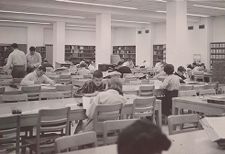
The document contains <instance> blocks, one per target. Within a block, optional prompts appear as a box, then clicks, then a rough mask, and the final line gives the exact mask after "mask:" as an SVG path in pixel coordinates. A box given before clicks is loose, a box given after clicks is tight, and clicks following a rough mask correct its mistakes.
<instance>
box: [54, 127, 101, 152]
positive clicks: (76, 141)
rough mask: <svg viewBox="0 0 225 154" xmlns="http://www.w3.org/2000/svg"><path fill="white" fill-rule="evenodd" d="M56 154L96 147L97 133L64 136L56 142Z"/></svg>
mask: <svg viewBox="0 0 225 154" xmlns="http://www.w3.org/2000/svg"><path fill="white" fill-rule="evenodd" d="M55 146H56V152H57V153H60V152H67V151H73V150H80V149H84V148H85V147H88V148H89V147H96V146H97V137H96V132H94V131H89V132H84V133H79V134H75V135H72V136H62V137H59V138H57V139H56V140H55Z"/></svg>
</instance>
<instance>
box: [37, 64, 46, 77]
mask: <svg viewBox="0 0 225 154" xmlns="http://www.w3.org/2000/svg"><path fill="white" fill-rule="evenodd" d="M36 73H37V76H38V77H41V76H42V75H43V74H45V73H46V67H44V66H42V65H40V66H39V67H38V68H37V69H36Z"/></svg>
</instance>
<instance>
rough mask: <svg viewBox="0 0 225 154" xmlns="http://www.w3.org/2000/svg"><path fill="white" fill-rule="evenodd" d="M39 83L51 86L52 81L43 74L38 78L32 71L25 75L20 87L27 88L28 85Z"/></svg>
mask: <svg viewBox="0 0 225 154" xmlns="http://www.w3.org/2000/svg"><path fill="white" fill-rule="evenodd" d="M41 83H48V84H51V85H53V84H54V81H53V80H51V79H49V78H48V77H47V76H46V75H45V74H43V75H42V76H40V77H38V76H37V73H36V71H34V72H31V73H29V74H27V75H26V76H25V77H24V78H23V80H22V81H21V83H20V85H23V86H28V85H34V84H41Z"/></svg>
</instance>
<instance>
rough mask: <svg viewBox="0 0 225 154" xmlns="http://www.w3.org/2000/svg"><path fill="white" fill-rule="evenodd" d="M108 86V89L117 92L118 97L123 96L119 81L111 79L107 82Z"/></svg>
mask: <svg viewBox="0 0 225 154" xmlns="http://www.w3.org/2000/svg"><path fill="white" fill-rule="evenodd" d="M108 86H109V88H108V89H114V90H116V91H118V93H119V94H120V95H123V90H122V87H123V86H122V82H121V80H120V79H118V78H111V79H110V80H109V82H108Z"/></svg>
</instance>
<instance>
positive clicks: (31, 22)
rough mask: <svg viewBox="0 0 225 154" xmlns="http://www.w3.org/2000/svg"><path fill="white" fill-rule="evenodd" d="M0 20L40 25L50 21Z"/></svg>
mask: <svg viewBox="0 0 225 154" xmlns="http://www.w3.org/2000/svg"><path fill="white" fill-rule="evenodd" d="M0 21H2V22H17V23H26V24H40V25H50V24H51V23H45V22H35V21H22V20H0Z"/></svg>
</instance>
